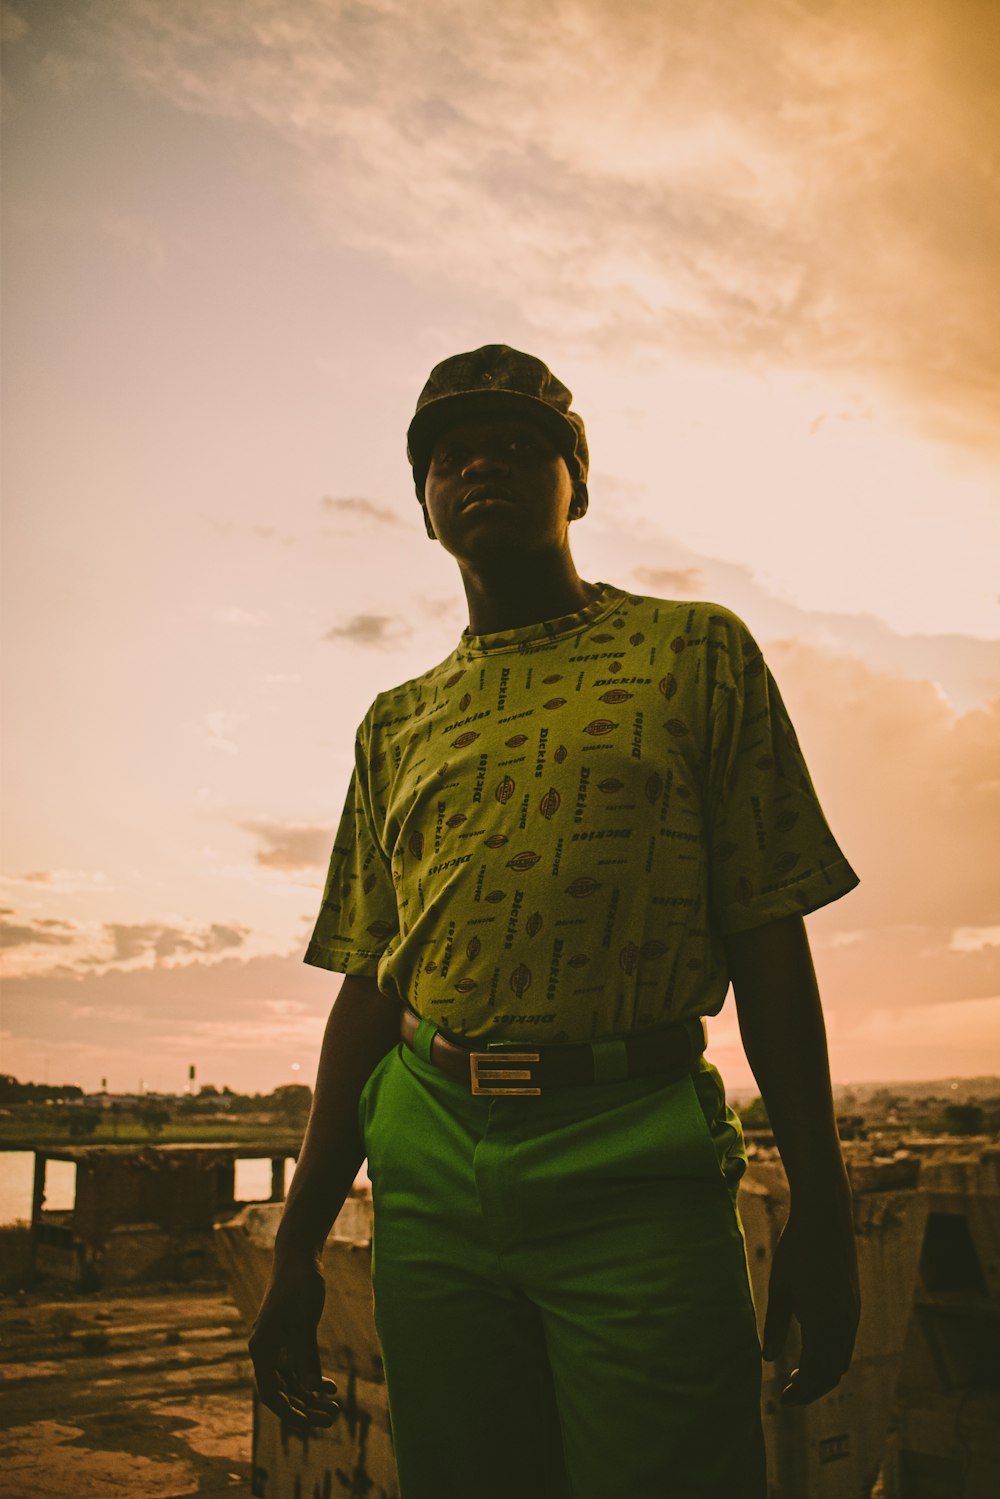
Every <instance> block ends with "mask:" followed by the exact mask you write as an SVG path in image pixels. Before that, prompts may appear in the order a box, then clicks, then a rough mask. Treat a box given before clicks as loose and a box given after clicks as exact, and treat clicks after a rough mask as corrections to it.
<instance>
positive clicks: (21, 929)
mask: <svg viewBox="0 0 1000 1499" xmlns="http://www.w3.org/2000/svg"><path fill="white" fill-rule="evenodd" d="M2 914H3V915H7V914H10V915H13V914H14V913H13V912H12V911H11V912H9V913H8V912H7V911H4V912H3V913H2ZM79 930H80V929H79V927H77V926H75V925H74V923H73V922H71V921H56V920H54V919H53V918H48V919H43V920H39V921H25V922H22V923H20V924H17V923H14V922H5V923H4V924H3V926H2V927H0V947H3V948H4V949H9V948H12V947H34V946H44V947H66V946H69V945H71V944H72V943H74V942H75V941H77V939H78V934H79Z"/></svg>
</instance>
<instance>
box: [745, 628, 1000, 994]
mask: <svg viewBox="0 0 1000 1499" xmlns="http://www.w3.org/2000/svg"><path fill="white" fill-rule="evenodd" d="M768 661H769V666H771V669H772V672H774V675H775V678H777V681H778V685H780V690H781V693H783V696H784V700H786V706H787V708H789V712H790V714H792V718H793V721H795V726H796V730H798V733H799V739H801V742H802V748H804V752H805V757H807V761H808V766H810V770H811V775H813V781H814V784H816V787H817V791H819V794H820V800H822V802H823V806H825V809H826V812H828V818H829V821H831V826H832V829H834V835H835V836H837V839H838V842H841V847H843V848H844V853H846V854H847V857H849V860H850V862H852V863H853V865H855V868H856V869H858V874H859V875H861V878H862V884H861V887H859V889H858V890H856V892H853V893H852V895H850V896H849V898H847V902H846V905H844V913H843V916H841V914H840V907H834V908H831V914H829V920H832V922H834V925H835V926H847V928H850V929H853V931H858V929H865V931H868V932H874V931H876V929H877V928H885V931H886V934H888V935H886V938H885V941H886V944H888V947H886V950H892V952H894V955H895V958H898V956H900V955H901V952H903V947H904V946H906V941H904V938H903V937H900V934H904V932H910V937H909V938H906V940H909V941H910V943H912V944H916V946H919V944H921V943H919V934H921V932H924V934H927V946H928V950H931V952H933V953H934V955H936V958H934V961H936V962H939V959H940V967H939V970H936V971H937V973H939V979H940V983H942V985H943V983H948V985H952V986H954V997H955V998H958V997H961V992H960V989H961V986H963V985H964V983H966V980H964V979H963V977H961V974H963V973H979V971H993V970H991V968H988V965H990V964H993V962H996V958H997V953H996V950H994V949H990V947H987V946H985V944H984V947H982V950H981V952H978V953H975V955H972V953H963V952H955V950H954V949H952V947H951V937H952V932H954V931H955V929H960V928H970V926H994V925H996V923H997V917H999V916H1000V901H997V896H996V878H994V875H996V850H997V847H1000V776H999V775H997V766H999V764H1000V697H997V699H996V700H994V702H993V703H990V705H988V706H985V708H979V709H975V711H970V712H967V714H957V712H955V709H954V708H952V706H951V703H949V702H948V699H946V697H945V696H943V694H942V693H940V691H939V690H937V688H936V687H934V684H931V682H921V681H903V679H900V678H898V676H892V675H891V673H888V672H876V670H873V669H871V667H868V666H865V664H864V663H862V661H859V660H856V658H853V657H849V655H844V654H840V652H835V651H829V649H823V648H820V646H814V645H805V643H802V642H796V640H786V642H774V643H771V645H769V646H768ZM834 911H837V913H838V914H837V916H834ZM915 932H916V934H918V938H916V940H915V937H913V934H915ZM844 952H846V953H847V952H850V953H855V955H858V946H856V944H855V946H852V947H849V949H844ZM973 956H975V958H976V962H966V959H967V958H973ZM844 961H847V958H844ZM979 962H981V964H984V965H987V967H985V968H982V970H981V968H979V967H978V964H979ZM900 973H906V974H907V977H906V986H907V995H909V997H910V998H913V995H915V992H916V991H922V988H924V985H925V979H927V973H925V968H924V965H922V964H915V962H913V961H910V964H909V965H904V967H903V968H901V970H900ZM897 982H898V980H897ZM936 982H937V980H936ZM975 982H976V985H979V982H981V980H979V979H976V980H975ZM990 982H996V980H990ZM862 988H864V989H865V991H867V989H868V985H864V986H862ZM939 997H940V998H948V994H939Z"/></svg>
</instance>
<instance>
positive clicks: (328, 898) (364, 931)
mask: <svg viewBox="0 0 1000 1499" xmlns="http://www.w3.org/2000/svg"><path fill="white" fill-rule="evenodd" d="M354 762H355V763H354V770H353V772H352V774H351V781H350V785H349V786H348V788H347V798H346V800H345V802H344V810H343V813H342V815H341V818H340V825H339V827H338V828H337V833H336V836H335V838H334V840H333V850H332V852H331V854H330V863H329V867H328V869H327V875H326V885H325V887H324V890H323V900H322V902H321V904H320V908H319V915H318V917H317V918H316V925H315V927H314V928H313V933H312V937H311V938H310V940H309V945H308V947H307V948H306V953H305V958H304V960H303V961H304V962H306V963H312V964H314V965H315V966H316V967H317V968H329V969H331V970H333V971H334V972H335V973H353V974H359V975H362V976H363V977H367V978H375V977H376V976H377V974H378V965H379V958H380V957H381V956H382V954H383V953H384V952H385V951H386V949H387V948H388V947H389V946H390V944H391V943H392V941H393V939H394V938H396V937H397V936H398V933H399V917H398V913H397V909H396V891H395V888H394V887H393V883H392V876H391V869H390V864H389V860H388V859H387V857H386V855H385V853H384V851H383V849H382V847H381V845H380V843H379V840H378V836H377V833H376V830H375V823H374V819H373V816H372V807H371V799H370V787H369V766H368V757H367V755H366V753H365V750H364V746H363V742H362V739H361V736H360V733H359V736H358V738H357V739H356V741H355V753H354Z"/></svg>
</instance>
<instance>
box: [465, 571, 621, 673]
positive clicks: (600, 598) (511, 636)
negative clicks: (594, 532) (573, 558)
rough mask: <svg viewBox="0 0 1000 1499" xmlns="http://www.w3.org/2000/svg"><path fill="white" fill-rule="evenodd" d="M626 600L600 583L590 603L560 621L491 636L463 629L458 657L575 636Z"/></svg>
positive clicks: (610, 586)
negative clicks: (475, 633) (474, 633)
mask: <svg viewBox="0 0 1000 1499" xmlns="http://www.w3.org/2000/svg"><path fill="white" fill-rule="evenodd" d="M624 597H625V594H624V593H623V592H622V590H621V589H620V588H615V586H614V585H613V584H612V583H598V585H597V592H596V593H595V594H594V597H593V598H592V599H591V600H590V603H589V604H585V605H584V607H583V608H582V609H577V610H576V611H575V613H573V614H561V615H559V617H558V618H557V619H541V620H537V621H536V622H535V623H534V624H530V625H519V626H518V627H517V628H516V629H513V630H498V631H496V632H494V633H491V634H489V635H473V634H472V633H471V631H469V630H467V629H466V630H463V631H462V639H461V641H460V643H459V646H458V654H460V655H467V656H484V655H492V654H493V653H494V652H495V651H524V650H530V649H531V648H532V646H535V645H543V644H547V643H548V642H549V641H551V640H558V639H560V638H561V637H562V636H565V635H575V634H577V633H578V632H579V631H580V630H584V629H587V628H588V627H589V626H590V625H594V624H596V623H597V622H598V620H601V619H604V618H605V616H606V615H608V614H610V613H611V611H612V610H613V609H615V608H616V607H617V606H618V605H619V604H620V603H621V601H622V599H624Z"/></svg>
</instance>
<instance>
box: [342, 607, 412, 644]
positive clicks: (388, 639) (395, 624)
mask: <svg viewBox="0 0 1000 1499" xmlns="http://www.w3.org/2000/svg"><path fill="white" fill-rule="evenodd" d="M406 634H407V629H406V626H405V625H404V624H403V623H402V621H399V620H396V619H395V618H394V617H393V616H392V615H387V614H355V615H354V617H353V619H349V620H348V621H347V623H346V624H343V625H334V626H333V627H332V628H331V629H329V630H327V632H326V634H325V635H324V636H323V639H324V640H353V641H355V642H356V643H357V644H358V645H365V646H377V647H383V646H384V647H389V646H395V645H397V644H398V643H399V641H400V640H401V639H403V638H404V637H405V635H406Z"/></svg>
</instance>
